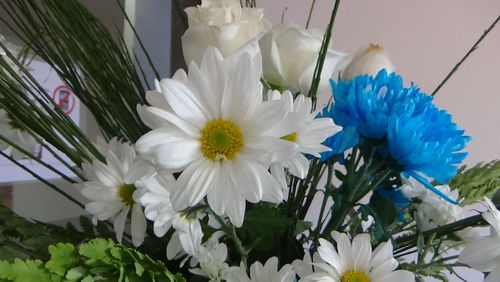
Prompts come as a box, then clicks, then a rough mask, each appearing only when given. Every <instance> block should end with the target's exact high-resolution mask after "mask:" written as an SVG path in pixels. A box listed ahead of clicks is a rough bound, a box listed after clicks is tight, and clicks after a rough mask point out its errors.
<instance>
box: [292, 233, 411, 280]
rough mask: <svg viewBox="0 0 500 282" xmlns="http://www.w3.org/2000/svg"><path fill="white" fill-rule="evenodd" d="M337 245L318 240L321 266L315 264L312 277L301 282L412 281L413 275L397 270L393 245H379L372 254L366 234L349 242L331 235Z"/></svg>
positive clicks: (345, 237)
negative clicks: (321, 260) (322, 261)
mask: <svg viewBox="0 0 500 282" xmlns="http://www.w3.org/2000/svg"><path fill="white" fill-rule="evenodd" d="M332 237H333V238H334V240H335V242H336V243H337V248H335V247H334V246H333V245H332V244H331V243H330V242H328V241H326V240H324V239H319V240H320V246H319V247H318V252H319V255H320V256H321V258H322V259H323V260H324V261H325V262H324V263H315V264H314V265H315V273H314V274H311V275H308V276H306V277H305V278H303V279H301V280H300V281H321V282H340V281H341V282H354V281H357V282H401V281H405V282H407V281H415V276H414V274H413V273H412V272H410V271H406V270H396V271H394V270H395V269H396V268H397V267H398V262H397V261H396V260H395V259H394V258H393V256H392V243H391V241H387V242H385V243H381V244H380V245H378V247H377V248H376V249H375V250H373V251H372V247H371V244H370V235H369V234H359V235H357V236H356V237H354V239H353V240H352V244H351V241H350V240H349V238H348V237H347V235H346V234H345V233H339V232H336V231H334V232H332Z"/></svg>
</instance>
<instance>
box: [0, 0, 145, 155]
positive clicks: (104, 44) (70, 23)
mask: <svg viewBox="0 0 500 282" xmlns="http://www.w3.org/2000/svg"><path fill="white" fill-rule="evenodd" d="M0 6H1V7H2V9H3V10H4V11H5V12H6V14H7V15H8V16H9V17H10V18H11V19H12V20H13V21H12V22H14V26H12V28H13V29H15V30H16V32H17V33H18V34H17V35H18V36H19V37H20V38H21V40H23V42H24V43H25V44H26V45H27V46H28V47H29V48H30V49H31V50H32V51H33V52H34V53H35V54H36V55H37V56H39V57H40V58H41V59H43V60H44V61H45V62H47V63H48V64H50V65H51V66H52V67H53V68H54V70H55V71H56V72H57V74H58V75H59V77H60V78H61V79H62V80H63V81H64V82H65V84H66V85H68V86H69V87H70V88H71V89H72V91H73V92H74V93H75V95H77V96H78V98H79V100H80V101H81V102H82V103H83V104H85V106H87V108H88V109H89V110H90V111H91V112H92V114H93V116H94V117H95V119H96V121H97V123H98V125H99V126H100V127H101V129H102V133H103V134H104V135H105V136H106V137H114V136H116V137H119V138H124V139H127V140H130V141H135V140H136V139H137V138H138V137H140V136H141V135H143V134H144V133H145V132H146V131H147V128H146V126H145V125H144V124H143V123H142V122H141V120H140V118H139V116H138V113H137V112H136V110H135V109H136V106H137V104H145V103H146V101H145V98H144V95H145V91H144V88H145V87H144V86H143V83H142V81H143V80H144V77H143V72H142V66H139V69H140V70H139V71H137V70H136V69H135V66H134V61H135V54H132V55H131V54H129V52H128V50H127V48H126V46H125V43H124V42H123V39H121V37H120V36H116V37H113V36H112V34H111V33H110V32H109V31H107V30H106V28H105V27H104V26H103V25H102V24H101V23H100V22H99V21H98V20H97V19H96V18H95V17H94V16H93V15H92V14H91V13H90V12H89V11H88V10H87V9H86V8H85V7H84V6H83V5H82V4H81V3H80V1H78V0H66V1H59V0H44V1H40V2H33V1H30V0H12V1H2V2H0ZM148 67H151V68H152V69H153V70H154V67H153V66H152V65H150V66H148ZM148 88H149V87H148ZM37 133H38V131H37ZM44 138H45V136H44ZM77 164H78V163H77Z"/></svg>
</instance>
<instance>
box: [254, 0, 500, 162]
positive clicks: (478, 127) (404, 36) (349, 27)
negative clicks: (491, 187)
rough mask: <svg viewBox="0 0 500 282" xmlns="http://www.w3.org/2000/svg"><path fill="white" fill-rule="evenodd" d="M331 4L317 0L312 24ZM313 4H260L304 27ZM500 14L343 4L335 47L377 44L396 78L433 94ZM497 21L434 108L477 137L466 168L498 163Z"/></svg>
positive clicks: (445, 6) (362, 0)
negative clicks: (496, 161)
mask: <svg viewBox="0 0 500 282" xmlns="http://www.w3.org/2000/svg"><path fill="white" fill-rule="evenodd" d="M333 2H334V1H333V0H328V1H327V0H317V1H316V7H315V10H314V14H313V15H314V16H313V19H312V22H311V26H313V27H317V28H322V29H324V28H325V27H326V25H327V24H328V21H329V18H330V11H331V8H332V6H333ZM310 3H311V0H307V1H304V0H272V1H265V0H260V1H258V3H257V5H258V6H260V7H263V8H265V9H266V10H267V11H268V13H267V16H268V18H269V19H271V20H272V21H273V23H278V22H279V21H280V18H281V14H282V11H283V10H284V9H285V7H288V10H287V11H286V14H285V22H293V23H296V24H299V25H305V23H306V19H307V12H308V11H309V6H310ZM499 14H500V1H498V0H481V1H470V0H439V1H435V0H419V1H404V0H385V1H374V0H344V1H341V4H340V9H339V13H338V15H337V18H336V22H335V27H334V33H333V47H334V48H335V49H336V50H339V51H344V52H354V51H355V50H357V48H359V47H360V46H362V45H363V44H367V43H376V44H380V45H382V46H383V47H384V48H385V49H386V50H387V51H388V52H389V55H390V56H391V59H392V61H393V63H394V64H395V65H396V67H397V70H398V73H399V74H401V75H402V76H403V78H404V79H405V80H406V81H407V82H409V81H413V82H415V83H416V84H417V85H419V86H420V87H421V89H422V90H423V91H424V92H426V93H430V92H432V91H433V90H434V88H435V87H436V86H437V85H438V84H439V83H440V82H441V80H442V79H443V78H444V77H445V76H446V74H447V73H448V72H449V71H450V70H451V68H452V67H453V66H454V65H455V63H457V62H458V61H459V60H460V59H461V58H462V56H463V55H464V54H465V53H466V51H467V50H468V49H469V48H470V47H471V46H472V45H473V44H474V42H475V41H476V40H477V39H478V38H479V37H480V35H481V34H482V33H483V31H484V30H485V29H486V28H487V27H488V26H489V25H490V24H491V23H492V22H493V20H494V19H495V18H496V17H497V16H498V15H499ZM499 51H500V24H498V26H497V28H496V29H494V30H493V31H492V32H491V33H490V34H489V36H488V37H487V38H486V39H485V40H484V41H483V42H482V43H481V45H480V46H479V49H478V50H476V51H475V52H474V53H473V54H472V55H471V56H470V57H469V59H468V60H467V61H466V62H465V63H464V64H463V65H462V67H461V68H460V69H459V70H458V72H457V73H456V74H455V75H454V76H453V77H452V78H451V79H450V80H449V81H448V83H447V84H446V85H445V87H443V88H442V89H441V91H440V92H439V93H438V94H437V95H436V103H437V104H438V106H439V107H441V108H444V109H446V110H448V111H449V112H450V113H451V114H452V115H453V116H454V120H455V122H456V123H458V124H459V125H460V126H461V127H462V128H463V129H465V130H466V134H468V135H470V136H472V137H473V138H474V140H473V141H472V142H470V143H469V146H468V147H467V149H466V150H467V151H468V152H469V157H468V158H467V159H466V163H467V164H475V163H477V162H479V161H484V160H492V159H497V158H500V134H499V132H498V125H499V124H500V114H499V110H498V106H499V105H500V87H499V86H498V82H500V71H499V70H498V68H499V66H500V53H499Z"/></svg>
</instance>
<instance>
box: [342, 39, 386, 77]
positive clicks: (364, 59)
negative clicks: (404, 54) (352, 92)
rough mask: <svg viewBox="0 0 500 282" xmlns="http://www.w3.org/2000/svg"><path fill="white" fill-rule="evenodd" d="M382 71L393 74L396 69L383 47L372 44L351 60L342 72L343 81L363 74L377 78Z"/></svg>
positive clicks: (358, 52)
mask: <svg viewBox="0 0 500 282" xmlns="http://www.w3.org/2000/svg"><path fill="white" fill-rule="evenodd" d="M382 69H385V70H386V71H387V72H388V73H391V72H394V71H395V69H396V68H395V67H394V65H393V64H392V62H391V60H390V59H389V56H388V55H387V53H386V52H385V51H384V49H383V48H382V47H380V46H379V45H373V44H370V45H368V47H364V48H360V49H359V50H358V51H357V52H356V53H355V54H354V55H353V56H352V57H351V58H350V61H349V63H348V64H347V66H346V67H345V69H344V70H343V71H342V79H343V80H351V79H353V78H354V77H356V76H358V75H363V74H368V75H371V76H375V75H376V74H377V73H378V72H379V71H380V70H382Z"/></svg>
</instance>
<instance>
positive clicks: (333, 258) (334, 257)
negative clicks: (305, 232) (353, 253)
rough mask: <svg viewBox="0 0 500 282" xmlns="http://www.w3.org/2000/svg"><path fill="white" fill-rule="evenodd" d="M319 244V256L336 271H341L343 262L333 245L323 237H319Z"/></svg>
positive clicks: (343, 268) (343, 266)
mask: <svg viewBox="0 0 500 282" xmlns="http://www.w3.org/2000/svg"><path fill="white" fill-rule="evenodd" d="M319 242H320V246H319V248H318V253H319V255H320V256H321V258H322V259H323V260H324V261H325V262H327V263H328V264H330V265H331V266H332V267H334V268H335V270H336V271H337V272H338V273H343V272H344V271H345V262H344V261H343V258H341V257H340V256H339V254H338V253H337V251H335V248H334V247H333V245H332V244H331V243H330V242H328V241H326V240H325V239H322V238H320V239H319Z"/></svg>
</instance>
